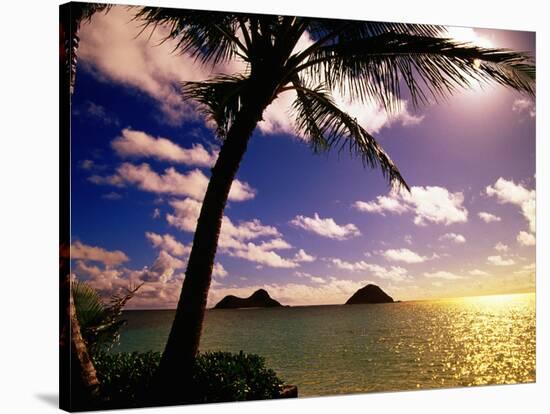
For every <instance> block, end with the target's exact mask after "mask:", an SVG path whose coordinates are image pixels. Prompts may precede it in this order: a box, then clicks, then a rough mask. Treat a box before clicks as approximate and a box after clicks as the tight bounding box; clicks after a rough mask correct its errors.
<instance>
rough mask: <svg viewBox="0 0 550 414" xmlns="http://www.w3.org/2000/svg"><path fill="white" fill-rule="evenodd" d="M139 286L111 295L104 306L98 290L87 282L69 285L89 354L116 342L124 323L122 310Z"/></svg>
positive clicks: (110, 346) (105, 348)
mask: <svg viewBox="0 0 550 414" xmlns="http://www.w3.org/2000/svg"><path fill="white" fill-rule="evenodd" d="M140 287H141V285H139V286H137V287H136V288H134V289H127V291H126V293H125V294H121V295H113V296H112V297H111V299H110V301H109V304H107V305H106V304H105V303H104V302H103V299H102V298H101V296H100V295H99V293H98V292H97V290H95V289H94V288H93V287H91V286H90V285H89V284H88V283H86V282H80V281H75V282H72V284H71V289H72V296H73V301H74V305H75V309H76V316H77V318H78V323H79V324H80V332H81V333H82V337H83V338H84V342H86V346H87V347H88V351H89V352H90V353H91V354H92V355H93V354H95V353H98V352H100V351H102V350H108V349H110V348H112V347H113V345H115V344H116V343H118V341H119V339H120V335H119V329H120V327H121V326H123V325H124V324H125V323H126V321H125V320H123V319H121V315H122V309H123V307H124V305H125V304H126V302H128V301H129V300H130V299H131V298H132V297H133V296H134V294H135V293H136V292H137V290H138V289H139V288H140Z"/></svg>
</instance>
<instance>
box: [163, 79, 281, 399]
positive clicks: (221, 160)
mask: <svg viewBox="0 0 550 414" xmlns="http://www.w3.org/2000/svg"><path fill="white" fill-rule="evenodd" d="M256 85H258V87H251V88H250V89H249V90H250V91H252V92H251V93H249V94H247V97H246V98H243V101H244V102H247V104H246V105H244V106H243V108H242V109H241V110H240V112H239V114H238V116H237V118H236V119H235V122H234V123H233V125H232V126H231V128H230V129H229V131H228V133H227V136H226V138H225V141H224V144H223V146H222V149H221V151H220V154H219V156H218V160H217V161H216V164H215V166H214V168H213V169H212V176H211V178H210V182H209V183H208V188H207V190H206V194H205V196H204V201H203V204H202V208H201V212H200V215H199V219H198V221H197V227H196V230H195V235H194V238H193V247H192V249H191V254H190V256H189V262H188V264H187V270H186V273H185V280H184V282H183V285H182V289H181V295H180V299H179V302H178V307H177V310H176V315H175V318H174V322H173V324H172V329H171V331H170V335H169V337H168V341H167V343H166V347H165V349H164V353H163V356H162V359H161V362H160V366H159V370H158V373H157V381H156V387H155V390H154V396H155V398H157V399H158V402H160V403H163V404H166V403H173V402H177V401H179V402H182V401H185V400H186V395H185V391H186V389H187V390H188V389H189V387H190V385H191V370H192V367H193V363H194V359H195V356H196V354H197V352H198V349H199V342H200V336H201V331H202V323H203V319H204V312H205V308H206V302H207V298H208V290H209V288H210V282H211V276H212V268H213V265H214V258H215V255H216V249H217V245H218V238H219V235H220V229H221V224H222V219H223V212H224V209H225V205H226V202H227V198H228V195H229V190H230V189H231V184H232V183H233V180H234V178H235V175H236V174H237V170H238V168H239V164H240V163H241V160H242V158H243V156H244V153H245V152H246V148H247V145H248V141H249V139H250V137H251V135H252V133H253V131H254V128H255V127H256V124H257V123H258V122H259V121H260V120H261V118H262V113H263V111H264V110H265V108H266V107H267V106H268V105H269V103H270V102H271V100H272V96H273V86H272V82H269V86H268V85H266V84H265V82H264V83H263V84H262V83H261V82H257V83H256ZM262 90H263V91H264V92H263V93H262ZM245 96H246V95H245Z"/></svg>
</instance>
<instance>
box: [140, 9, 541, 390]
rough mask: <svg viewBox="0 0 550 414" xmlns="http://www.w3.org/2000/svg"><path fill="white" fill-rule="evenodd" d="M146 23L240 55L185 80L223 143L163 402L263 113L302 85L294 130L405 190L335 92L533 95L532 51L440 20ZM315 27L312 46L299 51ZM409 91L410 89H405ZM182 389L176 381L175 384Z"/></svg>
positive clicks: (178, 17) (184, 13) (164, 16)
mask: <svg viewBox="0 0 550 414" xmlns="http://www.w3.org/2000/svg"><path fill="white" fill-rule="evenodd" d="M136 18H137V19H141V20H142V21H143V25H144V30H145V29H146V28H153V30H154V28H155V27H156V26H157V25H166V26H167V27H168V29H169V34H168V36H167V37H166V40H168V39H171V40H174V41H175V42H176V44H177V50H179V51H180V52H181V53H188V54H190V55H191V56H192V57H193V58H194V59H196V60H197V61H199V62H201V63H204V64H217V63H221V62H225V61H229V60H231V59H242V60H244V61H245V62H246V64H247V70H246V71H245V72H244V73H237V74H232V75H223V76H216V77H214V78H211V79H209V80H207V81H204V82H185V83H184V84H183V94H184V96H185V97H186V98H189V99H194V100H195V101H197V102H198V103H199V104H200V108H201V109H202V111H203V112H204V114H205V115H206V116H207V117H208V118H209V119H210V120H213V121H214V122H215V124H216V126H217V129H216V132H217V135H218V136H219V138H220V139H221V140H222V142H223V145H222V148H221V150H220V153H219V157H218V160H217V162H216V164H215V166H214V168H213V169H212V175H211V178H210V182H209V184H208V188H207V191H206V194H205V196H204V201H203V204H202V208H201V212H200V216H199V219H198V222H197V227H196V230H195V234H194V239H193V247H192V250H191V254H190V257H189V262H188V265H187V270H186V276H185V280H184V282H183V286H182V290H181V296H180V299H179V302H178V306H177V311H176V315H175V319H174V322H173V325H172V329H171V331H170V335H169V337H168V341H167V343H166V347H165V350H164V354H163V356H162V361H161V364H160V368H159V380H160V383H161V384H162V386H161V387H160V388H161V389H162V390H163V391H164V397H163V398H167V397H168V398H170V397H174V396H175V395H177V392H178V390H177V389H176V388H175V387H173V386H171V384H174V385H178V387H180V386H181V382H180V381H178V383H177V384H175V383H176V381H173V379H174V378H181V377H185V376H186V375H187V374H186V373H187V372H189V370H190V368H191V367H192V364H193V360H194V357H195V355H196V353H197V351H198V347H199V340H200V336H201V329H202V322H203V317H204V311H205V307H206V302H207V296H208V290H209V287H210V282H211V274H212V266H213V263H214V256H215V254H216V248H217V243H218V236H219V234H220V228H221V223H222V217H223V213H224V208H225V205H226V202H227V197H228V194H229V190H230V188H231V183H232V182H233V179H234V178H235V175H236V173H237V170H238V168H239V164H240V162H241V160H242V159H243V156H244V154H245V151H246V148H247V144H248V141H249V139H250V137H251V135H252V133H253V131H254V129H255V127H256V125H257V123H258V122H259V121H260V120H261V119H262V115H263V113H264V111H265V109H266V108H267V107H268V106H269V104H271V103H272V102H273V101H274V100H275V99H276V98H277V97H278V96H279V95H280V94H282V93H284V92H286V91H291V90H292V91H295V92H296V99H295V101H294V103H293V106H292V108H293V111H294V115H295V118H296V129H297V131H298V132H299V133H300V134H301V135H303V136H304V137H305V138H306V139H307V140H308V142H309V143H310V145H311V147H312V149H313V150H314V151H316V152H318V151H326V150H329V149H332V148H338V149H339V150H342V149H348V150H349V151H350V152H351V153H352V154H355V155H358V156H359V157H360V158H361V159H362V161H363V163H364V165H365V166H369V167H372V168H375V167H378V168H380V170H381V172H382V174H383V175H384V176H385V177H386V178H387V180H388V181H389V183H392V184H396V185H401V186H404V187H405V188H407V189H408V186H407V184H406V182H405V180H404V179H403V177H402V176H401V174H400V172H399V170H398V168H397V166H396V165H395V164H394V163H393V162H392V160H391V159H390V157H389V156H388V155H387V154H386V152H385V151H384V150H383V149H382V147H381V146H380V145H379V144H378V143H377V141H376V140H375V138H374V137H373V136H372V135H371V134H369V133H368V132H367V130H366V129H365V128H364V127H363V126H361V125H359V124H358V123H357V122H356V120H355V119H354V118H353V117H351V116H350V115H348V114H347V113H345V112H343V111H342V110H341V109H339V108H338V107H337V106H336V105H335V102H334V99H333V97H332V92H333V91H334V90H335V89H339V90H340V91H341V92H343V93H344V94H346V96H348V97H350V98H351V99H354V100H358V101H360V102H366V101H368V100H374V101H376V102H379V103H381V104H382V105H383V106H384V108H386V110H388V111H394V110H395V109H396V108H397V107H398V103H399V102H400V99H401V98H402V97H407V96H408V97H410V99H411V101H412V103H413V104H414V105H418V104H420V103H426V102H429V101H430V100H435V101H438V100H440V99H442V98H445V97H446V96H448V95H450V94H452V93H453V92H455V91H456V90H457V89H458V88H467V87H469V86H470V85H471V83H472V81H479V82H489V81H493V82H496V83H498V84H501V85H505V86H508V87H511V88H513V89H515V90H518V91H520V92H524V93H527V94H534V87H535V86H534V83H535V68H534V64H533V63H532V62H531V61H530V59H529V58H528V56H526V55H525V54H521V53H515V52H512V51H509V50H500V49H486V48H480V47H477V46H474V45H471V44H459V43H456V42H455V41H453V40H451V39H448V38H444V34H445V31H446V29H445V28H444V27H442V26H434V25H416V24H402V23H378V22H358V21H343V20H330V19H314V18H303V17H292V16H266V15H250V14H240V13H225V12H211V11H189V10H178V9H166V8H152V7H145V8H143V9H141V10H140V11H139V12H138V13H137V15H136ZM306 32H307V33H308V34H309V35H310V36H311V37H312V38H313V40H314V41H313V44H311V45H310V46H309V47H307V48H305V49H304V50H300V51H295V48H296V45H297V43H298V41H299V39H300V38H301V37H302V36H303V35H304V33H306ZM403 91H406V92H407V93H408V95H406V96H404V94H403ZM180 389H181V388H180Z"/></svg>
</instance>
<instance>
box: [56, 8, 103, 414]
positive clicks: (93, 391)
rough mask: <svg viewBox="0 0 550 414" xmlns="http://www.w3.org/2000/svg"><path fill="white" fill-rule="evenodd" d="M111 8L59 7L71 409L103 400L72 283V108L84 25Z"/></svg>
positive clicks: (63, 269)
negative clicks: (97, 13) (70, 220)
mask: <svg viewBox="0 0 550 414" xmlns="http://www.w3.org/2000/svg"><path fill="white" fill-rule="evenodd" d="M110 7H111V6H110V5H106V4H98V3H69V4H63V5H61V6H60V7H59V126H60V134H59V135H60V146H59V148H60V154H59V155H60V156H59V172H60V174H59V187H60V192H59V198H60V200H59V201H60V202H59V205H60V209H59V223H60V226H59V251H60V254H59V259H60V260H59V286H60V292H59V313H60V315H59V365H60V366H59V371H60V378H59V379H60V387H59V390H60V395H59V403H60V407H62V408H63V409H67V410H72V409H75V408H91V407H92V406H94V405H95V404H97V403H98V399H99V381H98V379H97V375H96V371H95V368H94V365H93V363H92V360H91V358H90V356H89V353H88V349H87V347H86V343H85V342H84V339H83V338H82V334H81V331H80V325H79V322H78V318H77V315H76V308H75V305H74V300H73V294H72V289H71V279H70V223H69V220H68V217H70V207H69V206H70V191H71V186H70V173H71V171H70V145H71V140H70V116H71V110H70V108H71V97H72V94H73V91H74V85H75V76H76V64H77V53H76V52H77V49H78V42H79V38H78V30H79V29H80V24H81V22H83V21H90V19H91V17H92V15H93V14H94V13H96V12H100V11H107V10H109V8H110Z"/></svg>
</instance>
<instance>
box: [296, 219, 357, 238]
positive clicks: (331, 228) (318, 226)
mask: <svg viewBox="0 0 550 414" xmlns="http://www.w3.org/2000/svg"><path fill="white" fill-rule="evenodd" d="M290 223H291V224H292V225H294V226H296V227H299V228H301V229H304V230H307V231H310V232H312V233H315V234H318V235H320V236H323V237H328V238H330V239H335V240H345V239H349V238H350V237H355V236H359V235H361V232H360V231H359V229H358V228H357V227H356V226H355V224H352V223H348V224H344V225H339V224H337V223H336V222H335V221H334V219H332V218H330V217H329V218H325V219H323V218H321V217H319V214H317V213H315V214H314V215H313V217H306V216H301V215H298V216H296V217H294V219H292V221H291V222H290Z"/></svg>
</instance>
